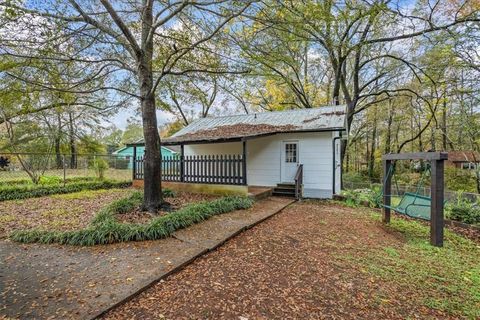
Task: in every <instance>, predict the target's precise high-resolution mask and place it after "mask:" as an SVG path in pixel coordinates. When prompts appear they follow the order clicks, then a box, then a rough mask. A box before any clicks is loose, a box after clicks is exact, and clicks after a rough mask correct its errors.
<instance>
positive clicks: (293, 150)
mask: <svg viewBox="0 0 480 320" xmlns="http://www.w3.org/2000/svg"><path fill="white" fill-rule="evenodd" d="M285 162H289V163H292V162H293V163H296V162H297V144H296V143H286V144H285Z"/></svg>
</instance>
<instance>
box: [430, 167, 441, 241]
mask: <svg viewBox="0 0 480 320" xmlns="http://www.w3.org/2000/svg"><path fill="white" fill-rule="evenodd" d="M431 167H432V177H431V179H432V181H431V193H432V195H431V196H432V202H431V207H430V210H431V211H430V244H432V245H433V246H436V247H443V224H444V221H443V220H444V217H443V202H444V192H443V171H444V161H443V160H432V161H431Z"/></svg>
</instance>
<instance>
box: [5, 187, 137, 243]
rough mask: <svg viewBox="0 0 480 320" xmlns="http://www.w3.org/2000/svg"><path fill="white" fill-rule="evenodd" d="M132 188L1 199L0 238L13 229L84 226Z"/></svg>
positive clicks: (73, 227) (131, 190) (56, 229)
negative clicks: (23, 198)
mask: <svg viewBox="0 0 480 320" xmlns="http://www.w3.org/2000/svg"><path fill="white" fill-rule="evenodd" d="M132 192H133V189H131V188H128V189H109V190H95V191H83V192H78V193H69V194H62V195H52V196H47V197H41V198H31V199H25V200H12V201H3V202H0V238H5V237H7V236H8V235H9V234H10V233H11V232H12V231H14V230H27V229H35V228H42V229H46V230H55V231H69V230H76V229H80V228H84V227H86V226H87V225H88V224H89V223H90V221H91V219H92V217H93V216H94V215H95V214H96V213H97V212H98V211H99V210H101V209H102V208H103V207H104V206H106V205H107V204H108V203H110V202H112V201H115V200H118V199H121V198H123V197H126V196H127V195H129V194H130V193H132Z"/></svg>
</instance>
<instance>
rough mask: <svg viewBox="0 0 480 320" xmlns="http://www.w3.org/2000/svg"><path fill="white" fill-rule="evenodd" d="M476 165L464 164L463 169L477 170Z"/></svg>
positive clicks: (471, 163)
mask: <svg viewBox="0 0 480 320" xmlns="http://www.w3.org/2000/svg"><path fill="white" fill-rule="evenodd" d="M475 168H476V165H475V163H473V162H463V163H462V169H475Z"/></svg>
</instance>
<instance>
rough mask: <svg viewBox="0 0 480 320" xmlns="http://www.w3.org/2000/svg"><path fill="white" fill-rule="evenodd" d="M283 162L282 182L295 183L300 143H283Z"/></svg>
mask: <svg viewBox="0 0 480 320" xmlns="http://www.w3.org/2000/svg"><path fill="white" fill-rule="evenodd" d="M281 161H282V164H281V170H282V172H281V175H282V182H294V181H295V174H296V173H297V165H298V141H283V144H282V156H281Z"/></svg>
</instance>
